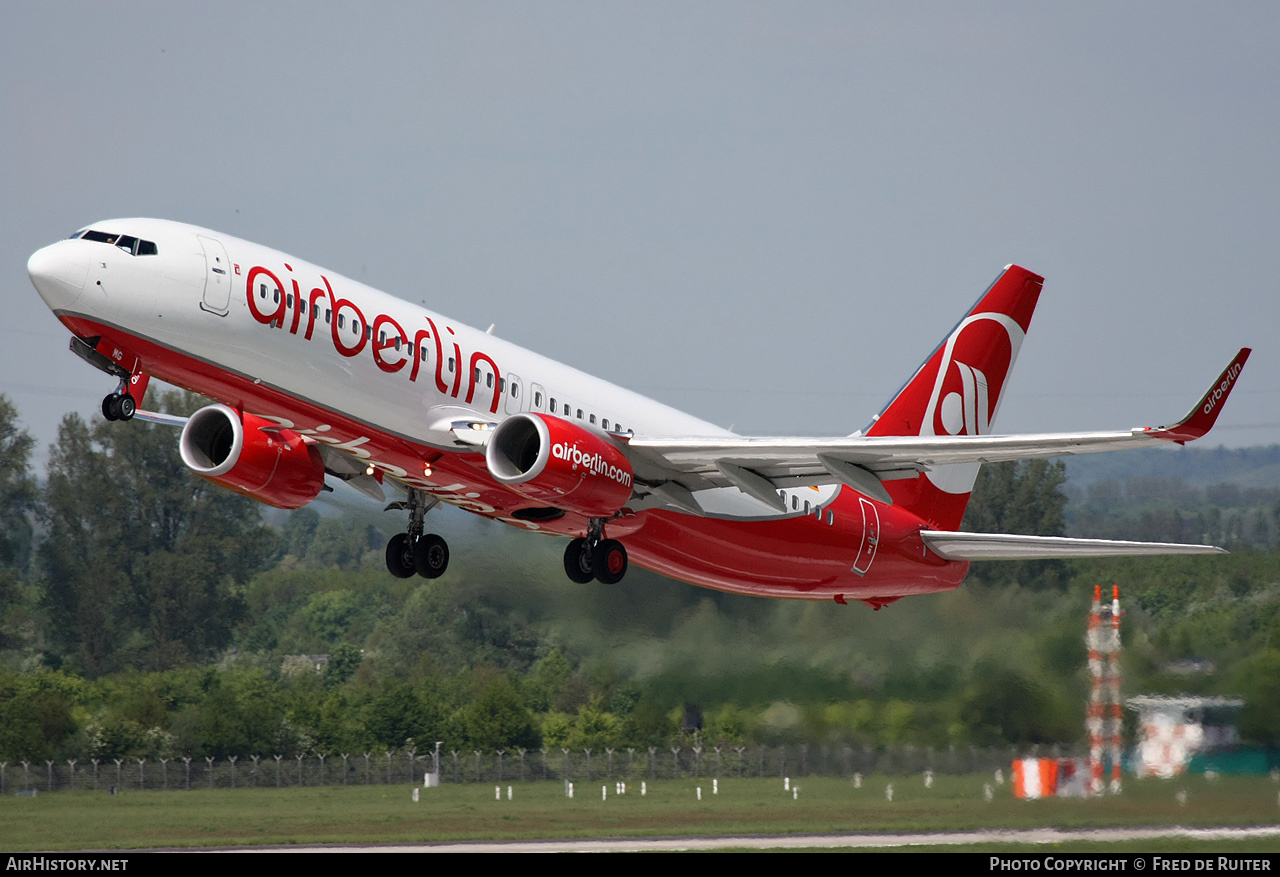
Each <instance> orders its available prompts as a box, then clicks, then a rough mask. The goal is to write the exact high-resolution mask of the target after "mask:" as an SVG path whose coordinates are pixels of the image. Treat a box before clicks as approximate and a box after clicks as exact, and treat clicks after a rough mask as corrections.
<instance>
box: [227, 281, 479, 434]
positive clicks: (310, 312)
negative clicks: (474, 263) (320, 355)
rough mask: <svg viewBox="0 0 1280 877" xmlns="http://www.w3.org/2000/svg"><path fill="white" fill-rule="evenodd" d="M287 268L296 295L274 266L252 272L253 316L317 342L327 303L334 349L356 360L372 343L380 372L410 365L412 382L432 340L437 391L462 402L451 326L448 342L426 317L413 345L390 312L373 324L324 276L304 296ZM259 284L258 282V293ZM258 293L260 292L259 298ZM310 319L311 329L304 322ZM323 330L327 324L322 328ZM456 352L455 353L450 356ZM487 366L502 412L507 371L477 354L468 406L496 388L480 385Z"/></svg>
mask: <svg viewBox="0 0 1280 877" xmlns="http://www.w3.org/2000/svg"><path fill="white" fill-rule="evenodd" d="M283 264H284V267H285V270H286V271H287V272H288V275H289V282H290V286H291V287H292V292H290V291H288V289H287V288H286V286H285V284H284V283H283V282H281V280H280V276H279V275H278V274H276V272H274V271H272V270H271V269H270V268H268V267H266V266H263V265H255V266H253V267H252V268H250V269H249V270H248V272H247V274H246V276H245V300H246V302H247V303H248V305H249V313H250V314H252V315H253V318H254V319H255V320H256V321H257V322H259V323H261V324H262V325H264V326H271V327H273V328H276V329H283V328H284V327H285V324H286V323H288V326H289V333H290V334H291V335H297V334H298V333H299V331H300V330H301V331H302V337H303V339H304V340H306V341H310V340H312V336H313V334H314V333H315V328H316V322H317V321H318V320H319V319H320V317H321V310H320V306H319V305H320V302H322V301H323V302H325V304H326V307H325V310H324V323H325V324H326V325H327V326H328V329H329V337H330V339H331V340H332V342H333V349H334V350H336V351H337V352H338V353H339V354H341V355H342V356H347V357H354V356H359V355H360V354H361V353H362V352H363V351H364V349H365V347H366V345H367V346H368V347H369V348H370V350H371V352H372V354H373V361H374V363H375V364H376V365H377V366H378V368H379V369H381V370H382V371H384V372H386V373H387V374H395V373H397V372H400V371H403V370H404V368H405V366H409V377H408V379H409V380H410V381H417V380H418V374H419V372H420V371H421V368H422V365H423V360H424V359H425V358H426V357H425V356H423V348H424V345H423V342H425V341H432V342H434V344H435V349H436V357H435V384H436V389H437V390H439V391H440V393H441V394H443V395H446V396H451V397H452V398H454V399H457V398H459V394H460V393H461V392H462V370H463V364H462V360H463V355H462V348H461V346H460V345H459V344H458V342H457V341H456V340H454V339H455V337H456V333H455V332H454V330H453V328H452V327H451V326H448V325H446V326H445V327H444V331H445V332H447V333H448V334H449V336H450V338H448V339H445V338H444V337H443V336H442V335H441V332H440V330H439V328H437V326H436V324H435V321H434V320H433V319H431V317H427V316H424V317H423V319H424V320H426V322H427V326H426V327H416V328H415V329H414V331H413V333H412V341H410V332H409V331H407V330H406V329H405V327H404V326H401V325H400V323H399V322H397V321H396V319H395V318H394V317H391V316H389V315H387V314H378V315H376V316H375V317H374V318H373V319H372V321H370V320H368V319H367V318H366V317H365V314H364V311H362V310H361V309H360V306H359V305H357V304H356V303H355V302H354V301H352V300H351V299H348V298H340V297H338V295H337V294H336V293H335V292H334V290H333V285H332V284H331V283H330V282H329V278H328V277H326V276H325V275H323V274H321V275H320V282H321V284H323V285H322V286H314V287H312V288H311V290H310V292H308V293H307V294H306V296H305V297H304V295H303V292H302V286H301V285H299V283H298V280H297V278H295V277H294V276H293V267H292V266H291V265H289V263H288V262H285V263H283ZM235 272H236V274H240V265H239V264H236V265H235ZM263 278H269V279H270V280H271V282H272V283H273V284H274V288H273V289H268V288H267V284H266V283H265V282H264V281H263ZM255 282H256V283H257V284H258V286H257V289H256V290H255ZM255 293H256V294H255ZM263 302H270V304H271V305H272V307H271V309H270V310H267V309H265V308H264V307H263V306H262V304H263ZM304 317H305V327H304V324H303V320H304ZM348 318H349V319H350V322H351V326H352V329H353V331H352V332H351V333H350V334H351V335H352V336H354V343H351V344H348V343H347V339H346V338H345V337H344V335H346V334H348V333H347V331H346V324H347V320H348ZM322 331H323V326H322ZM446 343H448V344H449V345H450V346H451V347H452V350H451V351H450V350H448V349H447V348H446V347H445V344H446ZM450 353H452V355H450ZM482 362H483V363H487V364H488V366H489V368H491V369H492V370H493V376H492V384H493V386H492V391H493V396H492V400H491V401H490V403H489V412H490V413H493V414H496V413H497V411H498V403H499V401H500V400H501V398H502V372H501V370H500V369H499V368H498V364H497V363H496V362H495V361H494V359H493V357H491V356H490V355H489V354H487V353H485V352H483V351H480V350H477V351H475V352H474V353H472V354H471V356H470V358H469V360H468V363H467V367H466V371H467V392H466V397H465V398H464V399H463V401H464V402H466V403H467V404H471V403H472V401H473V400H474V399H475V397H476V391H477V390H480V391H481V392H482V393H483V392H484V391H486V390H489V389H490V388H489V387H488V386H485V387H481V386H480V371H479V368H478V367H479V365H480V363H482ZM446 363H447V364H448V365H449V371H451V372H452V373H453V374H452V382H450V380H449V379H448V376H446V374H445V365H446Z"/></svg>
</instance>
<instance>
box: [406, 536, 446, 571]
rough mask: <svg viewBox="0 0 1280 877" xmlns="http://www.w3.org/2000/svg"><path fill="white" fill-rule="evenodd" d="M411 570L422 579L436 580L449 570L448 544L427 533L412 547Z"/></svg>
mask: <svg viewBox="0 0 1280 877" xmlns="http://www.w3.org/2000/svg"><path fill="white" fill-rule="evenodd" d="M413 568H414V569H415V570H416V571H417V573H418V575H420V576H422V577H423V578H424V579H438V578H440V576H442V575H444V571H445V570H446V569H448V568H449V543H448V542H445V541H444V539H442V538H440V537H439V536H437V535H436V534H435V533H427V534H426V535H425V536H423V537H422V538H421V539H419V540H418V541H417V543H416V544H415V545H414V546H413Z"/></svg>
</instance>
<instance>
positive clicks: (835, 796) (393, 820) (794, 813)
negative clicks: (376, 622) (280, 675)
mask: <svg viewBox="0 0 1280 877" xmlns="http://www.w3.org/2000/svg"><path fill="white" fill-rule="evenodd" d="M988 781H989V778H988V777H986V776H983V777H937V778H936V779H935V782H934V784H933V787H932V788H931V789H926V788H925V787H924V782H923V780H922V779H921V778H920V777H911V778H902V777H896V778H893V779H889V778H884V777H869V778H867V779H866V780H865V781H864V782H863V784H862V788H860V789H855V788H854V786H853V783H852V782H850V781H849V780H831V779H817V778H807V779H800V780H799V781H798V782H799V785H800V791H799V795H798V797H796V798H793V797H792V795H791V793H789V792H785V791H784V790H783V787H782V781H781V780H756V779H752V780H732V779H731V780H723V781H721V783H720V793H719V794H718V795H712V794H711V781H710V780H679V781H676V780H666V781H657V782H652V783H650V784H649V786H648V794H647V795H646V796H644V797H641V796H640V786H639V784H638V783H635V784H632V785H629V787H628V793H627V794H626V795H625V796H621V797H620V796H617V795H615V794H614V787H613V784H612V783H610V784H609V795H608V799H607V800H602V799H601V784H600V783H598V782H597V783H593V784H591V785H589V786H585V787H584V786H583V785H579V786H578V787H577V788H576V789H575V792H576V795H575V797H574V798H573V799H572V800H569V799H566V798H565V796H564V791H563V788H562V786H561V785H560V784H558V783H546V782H529V783H516V784H513V785H512V789H513V792H514V797H513V799H512V800H507V797H506V786H505V785H504V786H503V787H502V799H501V800H494V787H493V786H484V785H477V784H467V785H446V786H442V787H440V788H436V789H422V790H421V791H420V800H419V801H418V802H417V803H414V802H413V801H412V799H411V796H412V789H411V788H410V787H408V786H350V787H345V788H344V787H328V788H304V789H233V790H216V791H208V790H203V791H190V792H186V791H170V792H124V793H122V794H120V795H114V796H113V795H108V794H107V793H105V792H58V793H53V794H41V795H38V796H36V797H16V796H12V795H9V796H5V797H4V798H3V799H0V849H3V850H6V851H15V852H16V851H26V850H82V849H131V848H139V847H201V846H236V845H259V844H315V843H364V844H367V843H422V842H429V841H444V840H478V839H496V840H516V839H531V838H577V837H606V836H607V837H621V836H642V835H668V836H669V835H712V834H715V835H719V834H794V833H801V832H804V833H835V832H877V831H943V830H967V829H979V828H1011V829H1012V828H1043V827H1049V826H1052V827H1058V828H1085V827H1113V826H1156V825H1184V826H1246V825H1272V824H1277V823H1280V797H1278V796H1280V785H1277V784H1276V783H1274V782H1272V781H1271V780H1269V779H1266V778H1239V777H1224V778H1219V779H1217V780H1214V781H1207V780H1205V779H1203V778H1201V777H1188V778H1185V779H1179V780H1171V781H1161V780H1143V781H1140V782H1139V781H1134V780H1130V781H1129V783H1128V785H1127V786H1126V787H1125V790H1124V794H1123V795H1119V796H1113V797H1106V798H1102V799H1097V800H1088V801H1085V800H1072V799H1050V800H1045V801H1019V800H1016V799H1014V798H1013V797H1012V795H1011V793H1010V791H1009V788H1008V786H1004V787H997V788H996V790H995V796H994V799H993V800H992V801H985V800H984V799H983V792H982V786H983V783H984V782H988ZM889 782H892V783H893V787H894V794H893V801H892V802H889V801H886V799H885V786H886V785H887V784H888V783H889ZM699 786H701V787H702V800H701V801H699V800H697V793H696V789H697V787H699ZM1183 790H1185V791H1186V803H1185V804H1182V803H1179V802H1178V801H1177V800H1176V798H1175V796H1176V795H1177V793H1178V792H1180V791H1183ZM1126 847H1127V851H1132V850H1133V849H1135V848H1134V847H1132V845H1126ZM1106 848H1108V849H1115V850H1117V851H1118V850H1120V849H1121V847H1106ZM1137 848H1141V846H1139V847H1137ZM1161 848H1162V849H1165V848H1166V845H1165V844H1164V843H1163V842H1161ZM1167 848H1168V849H1170V850H1173V849H1184V847H1181V846H1178V847H1174V846H1172V845H1169V846H1168V847H1167ZM1195 849H1197V850H1203V851H1217V850H1221V849H1223V848H1222V847H1219V846H1214V847H1202V846H1197V847H1195ZM1226 849H1231V847H1230V846H1227V847H1226ZM1260 850H1261V851H1280V839H1276V840H1274V841H1270V842H1266V843H1263V844H1261V845H1260V846H1259V845H1255V844H1252V843H1251V844H1250V847H1249V851H1260ZM1241 851H1244V850H1243V848H1242V849H1241Z"/></svg>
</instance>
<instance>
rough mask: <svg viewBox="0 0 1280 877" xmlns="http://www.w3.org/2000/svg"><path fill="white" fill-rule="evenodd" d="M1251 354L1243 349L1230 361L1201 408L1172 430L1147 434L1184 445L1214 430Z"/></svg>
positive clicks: (1161, 428)
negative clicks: (1219, 415) (1228, 396)
mask: <svg viewBox="0 0 1280 877" xmlns="http://www.w3.org/2000/svg"><path fill="white" fill-rule="evenodd" d="M1252 352H1253V351H1252V350H1251V349H1250V348H1248V347H1242V348H1240V352H1239V353H1237V354H1236V358H1235V359H1233V360H1231V365H1229V366H1227V368H1226V370H1225V371H1223V373H1222V374H1220V375H1219V376H1218V380H1216V381H1214V383H1213V386H1212V387H1210V388H1209V392H1207V393H1205V394H1204V398H1203V399H1201V400H1200V404H1199V405H1197V406H1196V407H1195V408H1193V409H1191V413H1190V414H1188V415H1187V416H1186V417H1184V418H1182V420H1180V421H1178V422H1177V423H1175V424H1174V425H1173V426H1161V427H1156V428H1155V429H1152V428H1150V427H1148V428H1147V434H1148V435H1150V436H1151V437H1152V438H1159V439H1164V440H1166V441H1171V442H1177V443H1178V444H1180V445H1184V444H1186V443H1187V442H1190V441H1195V440H1196V439H1198V438H1200V437H1201V436H1203V435H1204V434H1205V433H1207V432H1208V431H1209V430H1211V429H1213V424H1214V423H1215V422H1216V421H1217V419H1218V414H1219V413H1220V412H1221V411H1222V405H1223V403H1225V402H1226V401H1227V395H1228V394H1230V392H1231V388H1232V387H1234V386H1235V385H1236V378H1238V377H1239V376H1240V371H1241V370H1242V369H1243V368H1244V363H1245V360H1246V359H1248V358H1249V354H1250V353H1252Z"/></svg>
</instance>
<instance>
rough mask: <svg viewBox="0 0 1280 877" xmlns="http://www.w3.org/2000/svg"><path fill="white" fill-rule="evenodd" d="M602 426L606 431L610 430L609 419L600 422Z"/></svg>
mask: <svg viewBox="0 0 1280 877" xmlns="http://www.w3.org/2000/svg"><path fill="white" fill-rule="evenodd" d="M600 425H601V426H602V427H604V428H605V429H608V428H609V418H607V417H606V418H605V419H604V420H602V421H600Z"/></svg>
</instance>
